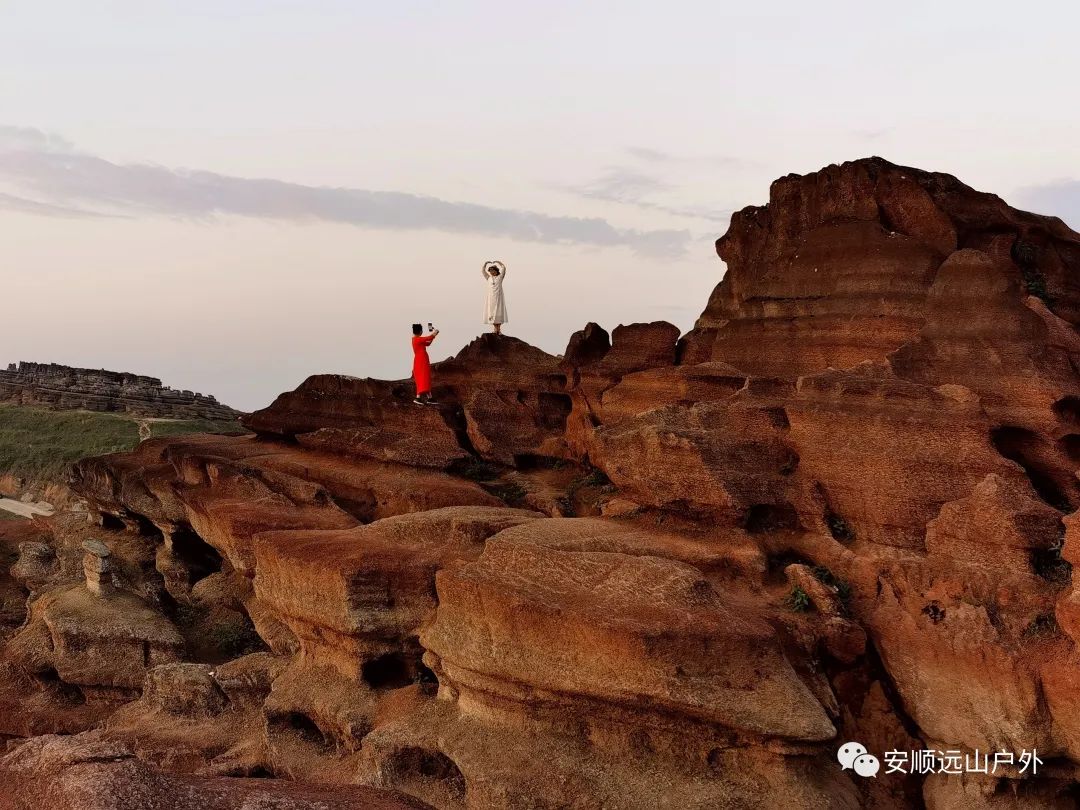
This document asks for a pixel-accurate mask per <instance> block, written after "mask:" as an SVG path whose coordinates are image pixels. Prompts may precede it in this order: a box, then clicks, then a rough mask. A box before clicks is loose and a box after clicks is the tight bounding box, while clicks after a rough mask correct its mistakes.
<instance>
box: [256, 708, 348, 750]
mask: <svg viewBox="0 0 1080 810" xmlns="http://www.w3.org/2000/svg"><path fill="white" fill-rule="evenodd" d="M269 724H270V727H271V729H272V730H274V731H278V732H285V733H289V734H292V735H294V736H296V737H299V738H300V739H301V740H303V741H304V742H306V743H308V744H309V745H314V746H316V747H317V748H321V749H323V750H327V749H330V748H332V747H333V744H332V743H331V741H330V739H329V738H327V736H326V735H325V734H324V733H323V731H322V729H321V728H319V726H318V724H317V723H316V722H315V721H314V720H312V719H311V718H310V717H308V716H307V715H306V714H304V713H303V712H286V713H285V714H278V715H274V716H273V717H271V718H270V723H269Z"/></svg>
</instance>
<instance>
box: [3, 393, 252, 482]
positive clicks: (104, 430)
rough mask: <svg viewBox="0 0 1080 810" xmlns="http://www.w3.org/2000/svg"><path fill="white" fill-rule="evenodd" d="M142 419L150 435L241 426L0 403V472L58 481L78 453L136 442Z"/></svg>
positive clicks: (121, 448) (114, 449) (229, 429)
mask: <svg viewBox="0 0 1080 810" xmlns="http://www.w3.org/2000/svg"><path fill="white" fill-rule="evenodd" d="M140 424H144V425H145V426H146V429H147V430H148V431H149V434H150V436H151V437H154V438H157V437H162V436H183V435H187V434H191V433H235V432H240V430H241V428H240V426H239V424H238V423H236V422H215V421H209V420H171V419H139V418H137V417H134V416H130V415H128V414H114V413H96V412H91V411H50V410H46V409H43V408H27V407H21V406H16V405H0V475H4V474H11V475H14V476H17V477H18V478H22V479H25V480H28V481H62V480H63V479H64V478H65V477H66V475H67V469H68V467H70V466H71V465H72V464H73V463H74V462H76V461H78V460H79V459H81V458H86V457H87V456H99V455H102V454H105V453H117V452H120V451H124V450H131V449H133V448H134V447H136V446H137V445H138V444H139V426H140Z"/></svg>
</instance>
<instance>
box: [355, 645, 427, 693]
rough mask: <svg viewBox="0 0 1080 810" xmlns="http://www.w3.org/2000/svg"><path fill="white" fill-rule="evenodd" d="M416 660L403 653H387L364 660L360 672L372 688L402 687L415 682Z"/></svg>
mask: <svg viewBox="0 0 1080 810" xmlns="http://www.w3.org/2000/svg"><path fill="white" fill-rule="evenodd" d="M415 671H416V667H415V664H414V662H412V661H410V660H409V659H408V658H407V657H406V656H405V655H404V654H402V653H396V652H395V653H387V654H386V655H380V656H379V657H378V658H373V659H371V660H370V661H366V662H364V665H363V667H362V668H361V670H360V672H361V675H362V676H363V678H364V682H365V683H366V684H367V685H368V686H370V687H371V688H372V689H400V688H401V687H403V686H408V685H409V684H411V683H412V682H413V673H414V672H415Z"/></svg>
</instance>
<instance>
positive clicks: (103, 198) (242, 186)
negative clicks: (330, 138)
mask: <svg viewBox="0 0 1080 810" xmlns="http://www.w3.org/2000/svg"><path fill="white" fill-rule="evenodd" d="M0 182H3V183H5V184H6V185H7V186H9V187H13V188H14V189H16V190H17V191H18V195H17V196H15V197H11V198H10V199H13V200H18V201H19V204H20V205H21V206H23V207H22V209H21V210H24V211H29V210H31V209H32V208H33V207H34V206H35V205H36V206H42V208H40V209H39V210H38V211H37V213H50V212H55V211H59V210H72V211H81V212H82V213H83V214H93V213H100V214H106V215H108V214H115V213H119V214H126V215H144V216H145V215H162V216H173V217H183V218H190V219H212V218H214V217H216V216H218V215H236V216H244V217H253V218H259V219H276V220H288V221H292V222H304V221H318V222H333V223H341V224H347V225H355V226H358V227H367V228H382V229H395V230H440V231H447V232H452V233H473V234H481V235H484V236H491V237H500V238H508V239H516V240H520V241H528V242H545V243H551V244H575V245H585V246H593V247H618V246H625V247H628V248H630V249H631V250H633V251H635V252H638V253H641V254H646V255H650V256H657V257H671V256H680V255H682V254H684V253H685V251H686V249H687V246H688V244H689V242H690V238H691V237H690V234H689V233H688V232H687V231H683V230H645V231H642V230H634V229H620V228H617V227H616V226H614V225H612V224H611V223H609V222H608V221H607V220H605V219H601V218H596V217H591V218H581V217H568V216H551V215H548V214H540V213H535V212H531V211H519V210H514V209H507V208H496V207H492V206H486V205H476V204H473V203H462V202H451V201H447V200H441V199H438V198H435V197H426V196H422V195H418V194H411V193H408V192H402V191H370V190H366V189H358V188H332V187H323V186H306V185H302V184H298V183H287V182H284V181H281V180H273V179H252V178H244V177H233V176H229V175H222V174H216V173H213V172H206V171H196V170H184V169H171V168H167V167H164V166H156V165H150V164H130V163H129V164H122V163H112V162H110V161H108V160H105V159H103V158H100V157H97V156H95V155H91V154H87V153H84V152H80V151H77V150H76V149H75V148H74V147H73V146H72V145H71V144H70V143H68V142H67V141H65V140H63V139H62V138H57V137H56V136H53V135H49V134H47V133H44V132H41V131H39V130H36V129H29V128H23V127H0ZM23 195H29V197H24V196H23ZM30 197H33V199H30ZM13 206H14V204H13V203H11V204H9V207H13ZM84 207H85V208H89V209H90V210H89V211H83V210H82V209H83V208H84Z"/></svg>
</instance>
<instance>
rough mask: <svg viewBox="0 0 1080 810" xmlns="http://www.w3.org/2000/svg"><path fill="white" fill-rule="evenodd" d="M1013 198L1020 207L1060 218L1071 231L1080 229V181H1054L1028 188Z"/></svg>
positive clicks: (1021, 190)
mask: <svg viewBox="0 0 1080 810" xmlns="http://www.w3.org/2000/svg"><path fill="white" fill-rule="evenodd" d="M1014 196H1015V197H1016V203H1017V204H1018V205H1020V207H1022V208H1028V209H1030V210H1032V211H1035V212H1036V213H1039V214H1050V215H1052V216H1055V217H1060V218H1061V219H1063V220H1064V221H1065V223H1066V224H1068V226H1069V227H1070V228H1072V229H1073V230H1078V229H1080V180H1070V179H1065V180H1054V181H1052V182H1049V183H1043V184H1041V185H1037V186H1028V187H1027V188H1022V189H1020V190H1019V191H1018V192H1016V194H1015V195H1014Z"/></svg>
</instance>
